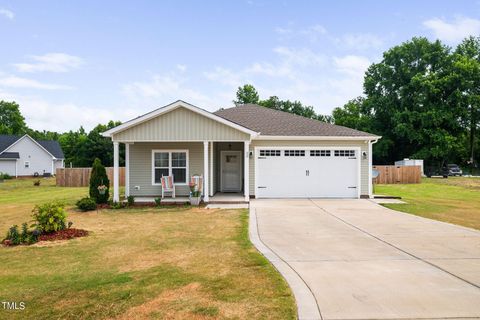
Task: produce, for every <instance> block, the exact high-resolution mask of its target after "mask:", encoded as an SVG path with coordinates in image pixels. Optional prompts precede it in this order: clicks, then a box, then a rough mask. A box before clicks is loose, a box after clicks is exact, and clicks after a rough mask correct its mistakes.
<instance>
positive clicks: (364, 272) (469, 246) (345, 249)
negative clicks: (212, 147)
mask: <svg viewBox="0 0 480 320" xmlns="http://www.w3.org/2000/svg"><path fill="white" fill-rule="evenodd" d="M250 208H251V221H250V222H251V226H252V225H253V229H252V230H253V231H251V232H253V233H256V232H258V234H257V235H258V236H259V239H258V240H260V244H256V245H257V247H263V250H262V249H261V251H262V252H264V253H265V252H266V256H267V257H268V258H269V259H270V260H272V261H275V262H274V264H275V266H276V267H277V268H278V269H279V270H280V271H281V272H282V274H284V275H285V276H286V278H287V281H288V282H289V283H290V285H291V287H292V288H293V291H294V293H295V296H296V299H297V302H299V307H300V309H301V310H300V309H299V315H300V317H301V318H318V316H316V315H315V310H312V309H311V306H310V307H309V305H308V304H309V297H308V295H309V294H310V295H311V296H312V299H311V301H314V302H313V303H315V302H316V305H315V306H314V307H316V308H317V310H316V311H317V312H318V313H319V314H320V317H321V318H323V319H445V318H455V319H462V318H468V319H471V318H477V317H478V318H480V232H477V231H474V230H472V229H468V228H463V227H459V226H454V225H451V224H447V223H441V222H437V221H434V220H429V219H423V218H419V217H416V216H413V215H409V214H404V213H399V212H396V211H392V210H389V209H386V208H384V207H382V206H380V205H378V204H375V203H373V202H371V201H369V200H255V201H252V202H251V204H250ZM252 219H253V220H252ZM255 220H256V221H255ZM255 222H256V225H255ZM251 236H252V233H251ZM253 236H254V237H255V235H253ZM257 242H258V241H257ZM254 243H255V241H254ZM302 286H303V289H304V290H303V291H302ZM305 288H307V290H305ZM309 308H310V309H309Z"/></svg>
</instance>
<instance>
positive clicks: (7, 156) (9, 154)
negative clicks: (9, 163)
mask: <svg viewBox="0 0 480 320" xmlns="http://www.w3.org/2000/svg"><path fill="white" fill-rule="evenodd" d="M0 159H20V154H19V153H18V152H4V153H2V154H0Z"/></svg>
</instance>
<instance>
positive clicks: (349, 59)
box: [204, 47, 370, 114]
mask: <svg viewBox="0 0 480 320" xmlns="http://www.w3.org/2000/svg"><path fill="white" fill-rule="evenodd" d="M274 52H275V53H276V56H277V58H276V59H273V60H272V61H267V62H256V63H252V64H250V65H247V66H245V67H244V68H240V69H238V70H232V69H227V68H223V67H217V68H215V70H214V71H212V72H207V73H205V74H204V75H205V76H206V78H207V79H209V80H211V81H212V82H214V83H216V84H217V86H218V84H221V85H223V87H224V88H225V92H228V93H229V99H228V100H226V103H228V102H229V100H231V99H233V98H234V95H235V91H236V89H237V87H238V86H240V85H243V84H245V83H251V84H253V85H254V86H255V87H256V89H257V90H258V92H259V93H260V96H261V98H263V99H264V98H268V97H269V96H271V95H276V96H278V97H279V98H280V99H290V100H299V101H301V102H302V103H304V104H308V105H312V106H314V107H315V108H316V111H317V112H319V113H323V114H329V113H330V112H331V110H332V109H333V108H334V107H337V106H341V105H343V104H344V103H345V102H346V101H348V100H349V99H352V98H354V97H356V96H358V95H361V94H362V91H363V90H362V89H363V75H364V72H365V71H366V69H367V68H368V66H369V65H370V61H369V59H368V58H366V57H363V56H356V55H347V56H341V57H328V56H326V55H324V54H322V53H318V52H315V51H312V50H310V49H307V48H293V47H277V48H275V49H274ZM217 97H218V99H223V100H222V101H225V98H224V96H217ZM228 104H231V103H228ZM228 104H227V105H228Z"/></svg>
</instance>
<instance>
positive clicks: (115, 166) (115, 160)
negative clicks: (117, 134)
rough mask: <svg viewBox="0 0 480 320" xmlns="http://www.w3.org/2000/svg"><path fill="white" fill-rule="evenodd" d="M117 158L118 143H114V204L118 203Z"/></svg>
mask: <svg viewBox="0 0 480 320" xmlns="http://www.w3.org/2000/svg"><path fill="white" fill-rule="evenodd" d="M118 158H119V157H118V142H117V141H114V142H113V201H114V202H119V201H120V196H119V187H118V167H119V161H118Z"/></svg>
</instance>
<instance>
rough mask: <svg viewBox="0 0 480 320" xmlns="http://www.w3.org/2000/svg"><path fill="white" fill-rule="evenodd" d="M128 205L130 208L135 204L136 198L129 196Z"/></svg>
mask: <svg viewBox="0 0 480 320" xmlns="http://www.w3.org/2000/svg"><path fill="white" fill-rule="evenodd" d="M127 203H128V206H129V207H131V206H133V205H134V204H135V197H134V196H128V197H127Z"/></svg>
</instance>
